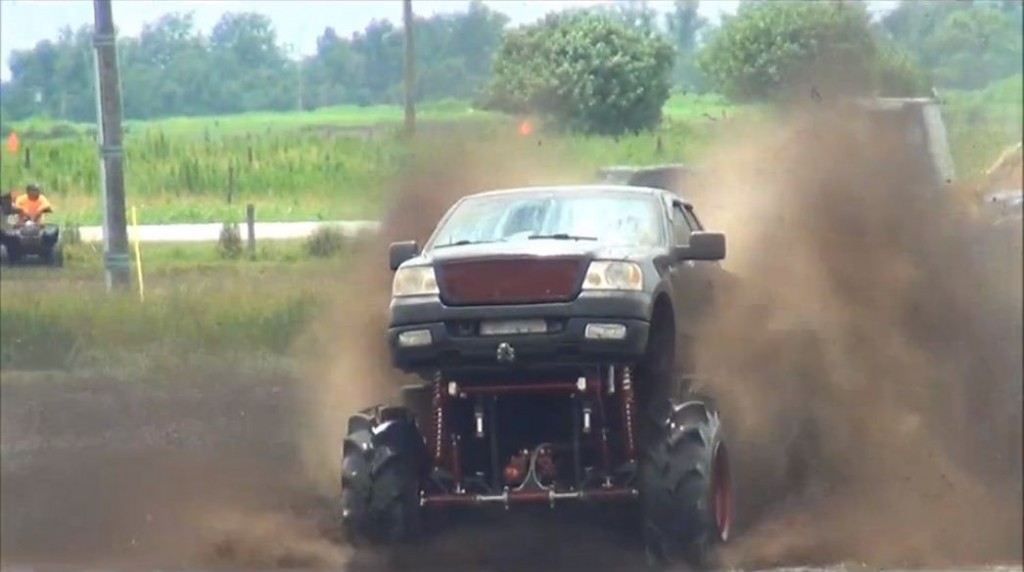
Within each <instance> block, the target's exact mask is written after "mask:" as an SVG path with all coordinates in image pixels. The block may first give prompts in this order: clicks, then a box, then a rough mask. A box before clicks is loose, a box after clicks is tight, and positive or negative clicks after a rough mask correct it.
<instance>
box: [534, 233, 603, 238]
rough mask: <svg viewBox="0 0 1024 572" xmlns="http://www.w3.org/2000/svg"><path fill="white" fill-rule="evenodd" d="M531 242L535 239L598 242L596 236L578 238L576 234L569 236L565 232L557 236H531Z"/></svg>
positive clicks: (556, 234)
mask: <svg viewBox="0 0 1024 572" xmlns="http://www.w3.org/2000/svg"><path fill="white" fill-rule="evenodd" d="M529 238H530V240H535V239H548V238H550V239H554V240H597V237H596V236H578V235H575V234H567V233H564V232H558V233H555V234H531V235H530V237H529Z"/></svg>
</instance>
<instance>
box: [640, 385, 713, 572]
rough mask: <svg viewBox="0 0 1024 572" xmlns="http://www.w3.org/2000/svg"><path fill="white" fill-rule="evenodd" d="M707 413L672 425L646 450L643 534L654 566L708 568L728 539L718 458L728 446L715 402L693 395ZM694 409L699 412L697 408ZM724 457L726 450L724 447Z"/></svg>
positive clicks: (642, 487) (642, 469)
mask: <svg viewBox="0 0 1024 572" xmlns="http://www.w3.org/2000/svg"><path fill="white" fill-rule="evenodd" d="M673 401H674V403H673V407H674V406H675V405H676V404H677V403H678V404H681V403H683V402H684V401H698V402H700V403H701V404H702V405H703V407H704V411H705V412H706V414H702V415H699V416H695V415H693V414H689V417H688V420H687V422H686V423H677V424H676V426H672V424H671V423H670V424H669V426H668V427H666V428H665V430H664V431H662V432H661V434H660V435H659V436H658V437H656V438H655V439H654V440H653V441H652V442H651V443H650V445H649V446H648V447H646V449H645V451H644V452H643V456H642V458H641V463H640V490H641V498H642V501H641V502H642V514H643V533H644V537H645V543H646V545H647V549H648V555H649V557H650V558H651V563H652V564H655V565H667V564H669V563H671V562H672V561H674V560H676V559H680V558H681V559H682V560H683V561H685V562H686V563H687V564H689V565H690V566H692V567H694V568H697V569H702V568H706V567H707V566H709V565H710V564H711V562H710V558H711V549H712V548H713V547H714V545H715V544H716V543H718V542H720V541H722V540H723V539H722V538H721V534H719V531H718V525H717V523H716V519H715V503H714V498H713V490H712V488H713V487H712V485H713V479H714V478H715V477H714V476H713V475H712V471H713V470H714V454H715V452H716V451H717V450H718V449H717V447H718V445H719V443H721V442H722V436H721V434H720V432H721V429H720V427H719V425H718V424H717V421H716V419H717V418H716V417H715V416H716V415H717V411H716V409H715V408H714V404H713V402H711V401H710V400H708V399H705V398H701V397H699V396H696V395H691V396H688V397H686V398H685V400H684V401H678V402H676V401H675V400H673ZM691 409H694V408H691ZM722 452H723V454H724V449H722Z"/></svg>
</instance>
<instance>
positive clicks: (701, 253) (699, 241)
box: [673, 231, 725, 260]
mask: <svg viewBox="0 0 1024 572" xmlns="http://www.w3.org/2000/svg"><path fill="white" fill-rule="evenodd" d="M673 252H674V254H675V255H676V258H677V259H678V260H723V259H725V235H724V234H722V233H720V232H704V231H697V232H692V233H690V245H689V246H682V247H678V248H675V249H674V250H673Z"/></svg>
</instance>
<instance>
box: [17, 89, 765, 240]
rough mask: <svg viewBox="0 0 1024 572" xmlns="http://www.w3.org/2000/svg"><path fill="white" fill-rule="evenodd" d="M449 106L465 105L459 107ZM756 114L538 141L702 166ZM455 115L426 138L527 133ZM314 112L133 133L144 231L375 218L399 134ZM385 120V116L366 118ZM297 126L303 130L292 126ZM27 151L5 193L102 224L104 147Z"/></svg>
mask: <svg viewBox="0 0 1024 572" xmlns="http://www.w3.org/2000/svg"><path fill="white" fill-rule="evenodd" d="M448 109H457V104H456V103H453V102H449V103H448ZM463 109H465V108H463ZM749 112H750V110H749V109H748V108H745V107H737V106H732V105H730V104H729V103H728V102H727V101H725V100H724V99H722V98H721V97H718V96H711V95H683V94H678V95H676V96H673V97H672V98H671V99H670V100H669V101H668V103H667V104H666V106H665V116H666V118H667V119H668V121H667V122H666V123H665V124H664V125H662V126H661V127H660V128H659V129H657V130H655V131H653V132H645V133H640V134H636V135H631V136H627V137H623V138H620V139H618V140H612V139H607V138H600V137H570V136H568V135H556V134H543V135H537V137H542V138H543V140H544V144H545V145H547V146H548V147H549V148H551V149H552V150H555V151H558V152H559V153H561V155H560V156H564V157H565V158H566V160H567V161H569V168H572V169H577V170H579V171H580V172H581V173H592V172H593V171H594V170H595V169H596V168H598V167H600V166H602V165H607V164H610V163H620V162H640V163H643V162H659V161H665V160H685V161H689V160H692V159H693V158H694V157H695V156H696V153H698V152H699V151H700V148H701V146H702V145H704V144H705V143H706V141H708V140H709V138H710V136H711V134H712V132H713V129H714V128H715V127H716V125H717V123H719V122H721V120H722V119H723V118H728V117H734V116H737V115H742V114H745V113H749ZM391 113H392V115H393V116H395V115H397V114H398V113H399V112H398V111H397V110H392V111H391ZM451 113H452V115H449V116H448V118H447V119H446V120H444V121H436V120H435V121H432V120H430V119H429V116H428V119H425V120H424V122H423V124H422V125H421V130H422V131H423V132H424V133H425V134H430V135H432V136H436V135H438V134H441V133H451V134H452V136H457V135H459V134H466V133H472V134H473V137H476V138H479V139H480V140H481V141H496V140H500V139H502V138H507V137H519V135H518V134H517V131H516V123H515V121H514V119H512V118H502V117H496V116H493V115H488V117H489V119H488V120H486V121H485V120H478V119H477V118H478V116H479V115H480V113H479V112H468V111H464V113H463V114H462V115H461V116H456V115H454V112H451ZM307 115H309V116H310V117H302V118H300V116H299V114H288V115H285V116H284V117H282V118H278V119H277V120H271V121H267V122H266V123H265V124H263V125H265V126H263V127H262V129H261V123H260V122H259V120H257V119H252V118H235V117H228V118H221V119H218V120H217V121H218V122H219V125H217V124H212V123H211V124H209V125H204V124H203V123H202V122H200V121H198V120H195V119H190V120H180V119H171V120H162V121H157V122H152V123H150V124H146V125H144V126H140V127H137V128H135V129H133V130H131V131H130V132H129V133H127V134H126V136H125V149H126V162H125V169H126V170H125V184H126V186H127V189H128V204H129V206H135V207H136V208H137V212H138V217H139V224H153V223H186V222H222V221H229V222H230V221H236V222H237V221H241V219H242V217H243V214H244V208H245V206H244V205H245V204H246V203H253V204H255V206H256V216H257V218H258V219H259V220H264V221H304V220H341V219H365V218H374V217H376V216H377V215H378V214H379V212H380V208H381V206H382V204H383V201H384V199H385V194H386V193H385V191H386V187H387V185H388V181H389V180H390V179H391V177H392V176H393V175H394V174H395V173H396V172H397V170H398V169H399V168H400V166H401V165H402V162H403V158H404V157H405V153H406V151H405V146H404V145H403V143H402V141H401V139H400V136H399V134H398V133H397V131H396V130H395V129H393V128H392V127H391V126H386V125H385V126H383V127H379V128H377V129H374V130H373V131H372V133H369V132H368V131H369V130H366V129H364V130H363V132H359V131H353V130H346V129H342V128H335V126H334V125H331V124H319V125H318V124H316V123H315V121H317V120H318V117H317V116H318V115H319V114H315V113H314V114H307ZM382 115H385V114H383V113H381V112H379V111H377V112H375V113H374V114H373V115H371V116H369V117H368V118H367V121H368V122H369V121H373V120H376V119H377V118H378V117H380V116H382ZM354 121H355V120H354V119H353V122H354ZM297 124H303V125H304V126H303V127H297V128H290V127H289V126H291V125H297ZM18 126H19V127H20V125H18ZM29 127H30V128H31V129H34V130H36V132H39V131H41V130H45V129H46V128H47V125H45V124H41V123H40V122H38V121H37V122H35V123H33V124H30V125H29ZM22 133H26V131H22ZM658 138H661V140H662V152H661V154H658V153H657V150H658V146H657V140H658ZM22 147H23V148H22V149H21V151H20V152H19V153H18V154H17V155H12V154H10V153H7V152H6V151H2V152H0V188H3V189H9V188H15V187H17V188H20V187H22V186H24V185H25V183H26V182H27V181H29V180H36V181H39V182H40V183H41V184H42V185H43V186H44V188H45V189H46V192H47V193H48V194H49V195H50V196H51V198H53V199H54V200H55V201H56V207H57V214H56V215H55V216H54V220H56V221H59V222H65V223H67V222H73V223H77V224H100V222H101V212H100V210H99V207H100V204H99V200H98V190H99V165H98V161H97V158H96V143H95V141H94V140H92V139H91V138H89V137H88V136H86V135H84V134H80V135H73V136H70V137H61V138H39V137H35V138H33V137H31V136H30V135H23V138H22Z"/></svg>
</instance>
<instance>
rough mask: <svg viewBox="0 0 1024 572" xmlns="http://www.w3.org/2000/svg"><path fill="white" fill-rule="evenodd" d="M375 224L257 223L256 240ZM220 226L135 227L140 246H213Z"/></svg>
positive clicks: (98, 234) (94, 232)
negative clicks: (186, 244) (154, 243)
mask: <svg viewBox="0 0 1024 572" xmlns="http://www.w3.org/2000/svg"><path fill="white" fill-rule="evenodd" d="M378 224H379V223H378V222H377V221H372V220H346V221H319V222H257V223H256V229H255V230H256V240H281V239H295V238H306V237H307V236H309V235H310V234H312V233H313V232H314V231H315V230H316V229H318V228H320V227H323V226H331V227H335V228H338V229H340V230H341V231H342V232H343V233H345V234H346V235H348V236H353V235H357V234H362V233H364V232H375V231H376V230H377V227H378ZM240 226H241V228H240V230H241V232H242V236H243V237H244V236H245V233H246V229H245V225H244V224H242V225H240ZM222 227H223V225H222V223H206V224H152V225H140V226H139V227H138V232H139V240H140V241H141V242H215V241H216V240H217V239H218V237H219V236H220V231H221V228H222ZM80 232H81V236H82V240H83V241H85V242H101V241H102V240H103V227H100V226H83V227H80ZM128 234H129V237H131V238H133V239H134V235H133V229H132V228H130V227H129V229H128Z"/></svg>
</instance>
